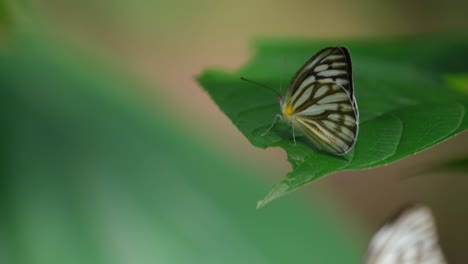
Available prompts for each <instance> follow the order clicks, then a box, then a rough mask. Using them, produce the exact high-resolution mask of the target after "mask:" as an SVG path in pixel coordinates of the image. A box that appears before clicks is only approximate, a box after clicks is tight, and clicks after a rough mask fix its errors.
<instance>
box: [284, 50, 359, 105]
mask: <svg viewBox="0 0 468 264" xmlns="http://www.w3.org/2000/svg"><path fill="white" fill-rule="evenodd" d="M315 81H324V82H335V83H337V84H339V85H341V86H342V87H343V88H344V89H345V90H346V91H347V92H348V94H349V96H350V98H351V99H352V101H353V105H354V106H355V107H356V104H355V100H354V88H353V79H352V67H351V56H350V55H349V51H348V49H347V48H345V47H329V48H325V49H322V50H320V51H319V52H317V54H315V55H314V56H313V57H312V58H310V59H309V60H308V61H307V62H306V63H305V64H304V65H303V66H302V67H301V68H300V69H299V70H298V71H297V72H296V74H295V75H294V77H293V78H292V79H291V82H290V83H289V89H288V91H287V93H286V97H285V99H286V101H287V100H288V99H289V98H291V97H292V96H294V95H296V94H298V93H300V92H301V91H302V90H303V89H304V88H305V87H307V86H308V85H309V84H311V83H313V82H315Z"/></svg>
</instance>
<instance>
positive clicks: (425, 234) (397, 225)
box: [365, 205, 447, 264]
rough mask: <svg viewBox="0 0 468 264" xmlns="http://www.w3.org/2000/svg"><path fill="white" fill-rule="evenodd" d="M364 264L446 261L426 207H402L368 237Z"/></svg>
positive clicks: (431, 217)
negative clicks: (369, 238) (404, 208)
mask: <svg viewBox="0 0 468 264" xmlns="http://www.w3.org/2000/svg"><path fill="white" fill-rule="evenodd" d="M365 263H366V264H396V263H399V264H410V263H411V264H420V263H421V264H422V263H425V264H446V263H447V262H446V261H445V259H444V255H443V253H442V249H441V247H440V245H439V243H438V238H437V231H436V227H435V221H434V218H433V216H432V213H431V211H430V209H429V208H427V207H424V206H421V205H418V206H412V207H410V208H407V209H406V210H403V211H402V212H401V213H400V214H399V215H398V216H397V217H396V218H395V220H393V221H390V222H389V223H387V224H385V225H384V226H383V227H382V228H381V229H380V230H379V231H378V232H377V233H376V234H375V235H374V237H373V238H372V240H371V242H370V244H369V248H368V251H367V257H366V262H365Z"/></svg>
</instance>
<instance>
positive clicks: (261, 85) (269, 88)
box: [240, 77, 281, 96]
mask: <svg viewBox="0 0 468 264" xmlns="http://www.w3.org/2000/svg"><path fill="white" fill-rule="evenodd" d="M240 79H241V80H243V81H246V82H249V83H253V84H255V85H258V86H260V87H263V88H265V89H268V90H270V91H272V92H274V93H275V94H277V95H278V96H281V94H280V93H278V92H277V91H275V90H274V89H272V88H271V87H268V86H266V85H264V84H261V83H258V82H255V81H252V80H249V79H246V78H244V77H240Z"/></svg>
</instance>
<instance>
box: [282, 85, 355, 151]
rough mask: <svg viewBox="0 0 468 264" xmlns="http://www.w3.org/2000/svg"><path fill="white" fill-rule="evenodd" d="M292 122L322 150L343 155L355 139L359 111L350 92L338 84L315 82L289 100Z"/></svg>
mask: <svg viewBox="0 0 468 264" xmlns="http://www.w3.org/2000/svg"><path fill="white" fill-rule="evenodd" d="M290 107H291V108H292V110H293V113H294V117H293V125H296V126H297V127H299V128H300V129H301V131H302V132H303V133H304V135H305V136H307V138H309V139H310V140H311V141H312V143H314V144H315V145H316V146H317V147H319V148H320V149H323V150H325V151H328V152H331V153H336V154H343V153H346V152H347V151H348V150H349V149H350V148H351V147H352V146H353V145H354V142H355V141H356V137H357V129H358V128H357V122H358V116H357V111H356V110H355V107H354V105H353V100H351V98H350V95H349V94H348V93H347V92H346V90H345V89H344V88H343V87H342V86H341V85H339V84H337V83H334V82H322V81H316V82H313V83H310V84H308V85H307V86H306V87H305V88H304V89H303V90H302V91H300V92H299V93H298V94H297V96H296V95H294V96H293V97H292V98H291V100H290Z"/></svg>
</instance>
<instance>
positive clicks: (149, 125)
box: [0, 37, 360, 264]
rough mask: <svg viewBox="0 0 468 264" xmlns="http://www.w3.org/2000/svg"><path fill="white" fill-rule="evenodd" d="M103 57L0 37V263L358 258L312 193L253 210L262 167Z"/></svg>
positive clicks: (338, 260) (48, 41) (346, 260)
mask: <svg viewBox="0 0 468 264" xmlns="http://www.w3.org/2000/svg"><path fill="white" fill-rule="evenodd" d="M106 67H107V66H106V65H102V64H99V63H97V62H95V61H93V60H92V59H90V58H88V57H87V56H86V54H83V53H82V52H80V51H77V50H74V49H69V48H66V47H62V46H60V45H57V44H56V41H54V40H51V39H42V40H38V39H33V38H29V37H26V38H23V39H16V40H15V41H13V42H12V43H11V45H9V46H8V48H3V49H1V50H0V82H1V86H2V89H0V100H1V102H0V108H1V109H0V111H1V113H2V114H1V115H0V116H1V122H2V129H1V130H0V133H1V134H0V140H1V146H2V147H1V152H0V162H1V165H0V170H1V171H0V208H1V210H2V217H1V218H0V263H22V264H25V263H35V264H36V263H37V264H42V263H44V264H46V263H47V264H54V263H60V264H64V263H112V264H116V263H301V262H304V261H307V262H308V263H359V262H360V260H359V258H360V256H359V253H358V251H357V250H356V248H357V245H356V242H355V241H353V240H355V239H352V238H350V236H349V235H348V234H346V232H343V230H342V229H343V228H340V227H339V225H338V224H337V223H336V222H335V221H333V220H332V219H333V216H332V215H331V214H330V212H328V213H326V212H324V210H321V209H320V208H319V207H318V206H317V204H316V202H313V201H310V202H308V203H307V205H304V204H302V203H300V202H298V201H297V200H294V201H291V200H289V201H288V200H285V201H284V202H282V203H279V204H278V206H276V207H274V208H273V207H272V208H268V209H265V210H261V211H257V210H255V208H254V207H253V206H252V204H251V202H252V200H254V199H255V197H256V196H257V195H258V193H259V192H260V191H261V190H262V189H263V188H262V184H261V183H260V182H259V181H258V175H257V174H258V173H259V172H258V170H257V171H252V170H249V169H246V168H243V167H240V166H239V164H236V163H233V162H231V161H229V160H225V159H224V158H223V157H224V155H223V154H222V153H218V152H215V151H214V150H211V149H209V148H208V147H207V144H206V143H205V142H197V141H195V140H194V139H193V138H190V137H189V136H188V133H187V132H186V131H184V130H183V129H182V127H183V126H182V125H180V124H175V123H172V122H169V121H168V120H169V119H170V117H165V115H164V114H163V113H164V110H163V109H158V108H157V106H150V103H151V101H150V100H148V99H144V98H148V97H146V96H143V95H142V94H140V95H138V94H135V93H134V91H135V89H132V87H135V86H137V85H139V84H137V83H134V82H131V81H128V80H125V79H124V77H122V76H124V74H122V73H121V72H119V71H118V70H113V69H106V70H104V68H106ZM153 103H154V102H153ZM156 105H157V104H156ZM322 206H323V205H322ZM334 217H336V216H334ZM336 252H339V254H336Z"/></svg>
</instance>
